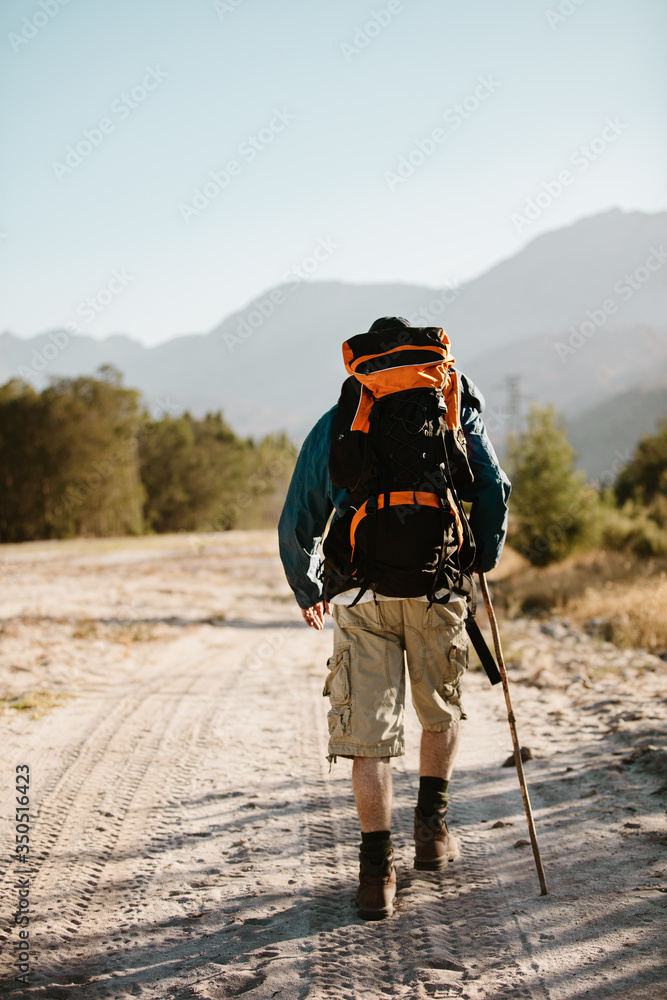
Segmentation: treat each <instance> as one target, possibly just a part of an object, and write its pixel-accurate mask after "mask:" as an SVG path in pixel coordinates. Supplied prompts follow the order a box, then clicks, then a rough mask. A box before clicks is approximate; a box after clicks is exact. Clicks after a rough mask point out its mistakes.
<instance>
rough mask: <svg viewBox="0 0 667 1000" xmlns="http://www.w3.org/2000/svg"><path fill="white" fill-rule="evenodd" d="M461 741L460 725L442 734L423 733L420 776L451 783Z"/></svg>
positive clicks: (424, 731) (451, 727)
mask: <svg viewBox="0 0 667 1000" xmlns="http://www.w3.org/2000/svg"><path fill="white" fill-rule="evenodd" d="M460 739H461V733H460V726H459V725H458V723H457V724H456V725H454V726H450V728H449V729H445V730H444V731H443V732H442V733H429V732H427V731H426V730H425V729H424V730H423V732H422V741H421V752H420V755H419V774H420V775H421V776H422V777H423V776H424V775H428V776H429V777H431V778H444V779H445V781H449V779H450V778H451V776H452V771H453V770H454V761H455V759H456V752H457V750H458V748H459V742H460Z"/></svg>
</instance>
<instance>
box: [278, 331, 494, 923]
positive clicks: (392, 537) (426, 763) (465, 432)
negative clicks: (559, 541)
mask: <svg viewBox="0 0 667 1000" xmlns="http://www.w3.org/2000/svg"><path fill="white" fill-rule="evenodd" d="M343 357H344V361H345V367H346V369H347V371H348V373H349V376H350V377H349V378H348V379H347V380H346V381H345V382H344V383H343V387H342V391H341V395H340V399H339V401H338V404H337V405H336V406H334V407H333V408H332V409H330V410H329V411H328V413H325V415H324V416H323V417H322V418H321V419H320V420H319V421H318V422H317V424H316V425H315V426H314V428H313V429H312V431H311V432H310V434H309V435H308V437H307V438H306V440H305V442H304V444H303V447H302V449H301V451H300V454H299V457H298V460H297V463H296V468H295V470H294V474H293V476H292V480H291V483H290V487H289V490H288V494H287V498H286V501H285V506H284V508H283V511H282V515H281V518H280V524H279V529H278V531H279V541H280V554H281V559H282V562H283V566H284V569H285V574H286V576H287V580H288V582H289V584H290V586H291V587H292V590H293V591H294V594H295V597H296V600H297V603H298V604H299V606H300V608H301V613H302V615H303V618H304V620H305V622H306V623H307V624H308V625H310V626H312V627H313V628H316V629H322V628H323V627H324V615H325V614H328V613H332V614H333V620H334V648H333V656H332V657H331V658H330V659H329V661H328V664H327V666H328V668H329V674H328V677H327V679H326V682H325V685H324V692H323V693H324V694H325V695H328V696H329V699H330V706H331V707H330V711H329V715H328V724H329V737H330V738H329V760H330V762H335V760H336V758H337V757H347V758H351V759H352V761H353V764H352V786H353V791H354V798H355V803H356V807H357V812H358V815H359V823H360V826H361V846H360V874H359V888H358V889H357V903H358V907H359V913H360V916H361V917H363V918H365V919H380V918H382V917H386V916H391V914H392V912H393V905H392V900H393V898H394V896H395V893H396V874H395V870H394V853H393V848H392V841H391V807H392V778H391V758H392V757H397V756H400V755H402V754H403V753H404V752H405V742H404V734H403V714H404V702H405V683H406V681H405V660H407V668H408V671H409V674H410V684H411V691H412V701H413V704H414V706H415V709H416V712H417V716H418V718H419V721H420V723H421V726H422V735H421V749H420V778H419V793H418V798H417V805H416V808H415V824H414V837H415V859H414V866H415V868H417V869H420V870H422V871H438V870H440V869H442V868H444V867H446V866H447V863H448V862H449V861H453V860H455V859H456V858H457V857H458V854H459V847H458V843H457V840H456V838H455V837H454V835H453V834H452V833H451V832H450V831H449V830H448V828H447V823H446V820H445V816H446V812H447V800H448V795H447V791H448V783H449V779H450V777H451V774H452V769H453V766H454V758H455V756H456V751H457V748H458V744H459V723H460V721H461V720H462V719H465V718H466V716H465V714H464V711H463V707H462V704H461V689H460V680H461V676H462V674H463V672H464V671H465V669H466V667H467V663H468V643H467V637H466V634H465V622H466V618H467V616H468V612H469V610H470V608H471V607H472V606H473V605H474V585H473V583H472V572H473V570H479V571H482V572H486V571H488V570H490V569H492V568H493V567H494V566H495V565H496V563H497V562H498V559H499V558H500V553H501V550H502V546H503V543H504V540H505V535H506V530H507V500H508V497H509V493H510V484H509V480H508V479H507V477H506V475H505V474H504V472H503V471H502V469H501V468H500V466H499V464H498V459H497V458H496V454H495V452H494V450H493V447H492V445H491V443H490V441H489V439H488V437H487V434H486V430H485V427H484V423H483V421H482V417H481V413H482V410H483V408H484V401H483V397H482V395H481V394H480V393H479V392H478V390H477V389H476V388H475V386H474V385H473V384H472V382H470V381H469V379H467V378H466V376H465V375H463V374H462V373H460V372H458V371H456V369H455V368H454V367H453V365H454V358H453V357H452V356H451V354H450V351H449V339H448V337H447V335H446V334H445V332H444V330H442V329H440V328H437V327H413V326H412V325H411V324H410V323H409V322H408V321H407V320H405V319H403V318H401V317H384V318H382V319H378V320H376V321H375V322H374V323H373V324H372V326H371V327H370V329H369V331H368V332H367V333H364V334H359V335H357V336H355V337H352V338H351V339H350V340H349V341H347V342H346V343H345V344H344V345H343ZM462 501H463V502H467V503H470V504H471V505H472V506H471V508H470V513H469V517H466V513H465V511H464V508H463V506H462ZM323 537H324V541H322V539H323ZM471 634H472V633H471Z"/></svg>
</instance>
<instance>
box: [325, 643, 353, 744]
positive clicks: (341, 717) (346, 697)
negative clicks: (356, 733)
mask: <svg viewBox="0 0 667 1000" xmlns="http://www.w3.org/2000/svg"><path fill="white" fill-rule="evenodd" d="M327 666H328V668H329V673H328V675H327V679H326V681H325V682H324V690H323V691H322V694H323V696H324V697H325V698H326V697H327V696H328V698H329V702H330V704H331V708H330V709H329V714H328V716H327V722H328V724H329V736H344V735H347V734H348V733H349V731H350V712H351V710H352V696H351V693H350V649H349V647H346V648H345V649H338V650H336V652H335V653H334V654H333V656H331V657H330V658H329V659H328V661H327Z"/></svg>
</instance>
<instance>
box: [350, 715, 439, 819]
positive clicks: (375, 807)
mask: <svg viewBox="0 0 667 1000" xmlns="http://www.w3.org/2000/svg"><path fill="white" fill-rule="evenodd" d="M434 735H439V734H434ZM352 788H353V790H354V801H355V802H356V804H357V812H358V813H359V823H360V824H361V832H362V833H371V832H373V831H375V830H391V803H392V783H391V761H390V759H389V757H355V758H354V763H353V764H352Z"/></svg>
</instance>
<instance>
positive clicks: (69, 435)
mask: <svg viewBox="0 0 667 1000" xmlns="http://www.w3.org/2000/svg"><path fill="white" fill-rule="evenodd" d="M99 374H100V376H101V377H100V378H93V377H91V376H82V377H80V378H76V379H69V378H56V379H53V380H52V381H51V384H50V386H49V387H48V388H47V389H45V390H44V391H43V392H41V393H36V392H35V391H34V390H33V389H32V388H30V386H28V385H26V384H25V383H22V382H20V381H18V380H13V381H11V382H8V383H7V384H6V385H4V386H3V387H2V388H1V389H0V488H1V489H2V496H3V503H2V505H1V511H0V540H2V541H17V542H18V541H27V540H30V539H35V538H66V537H70V536H73V535H98V536H102V535H123V534H128V533H131V534H137V533H139V532H141V530H142V519H141V502H142V488H141V483H140V480H139V465H138V458H137V446H136V435H137V428H138V421H139V410H138V402H137V401H138V395H139V394H138V393H137V392H136V391H135V390H133V389H124V388H123V387H122V376H121V374H120V372H118V371H116V369H113V368H111V367H110V366H106V367H105V368H104V369H101V370H100V372H99Z"/></svg>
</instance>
